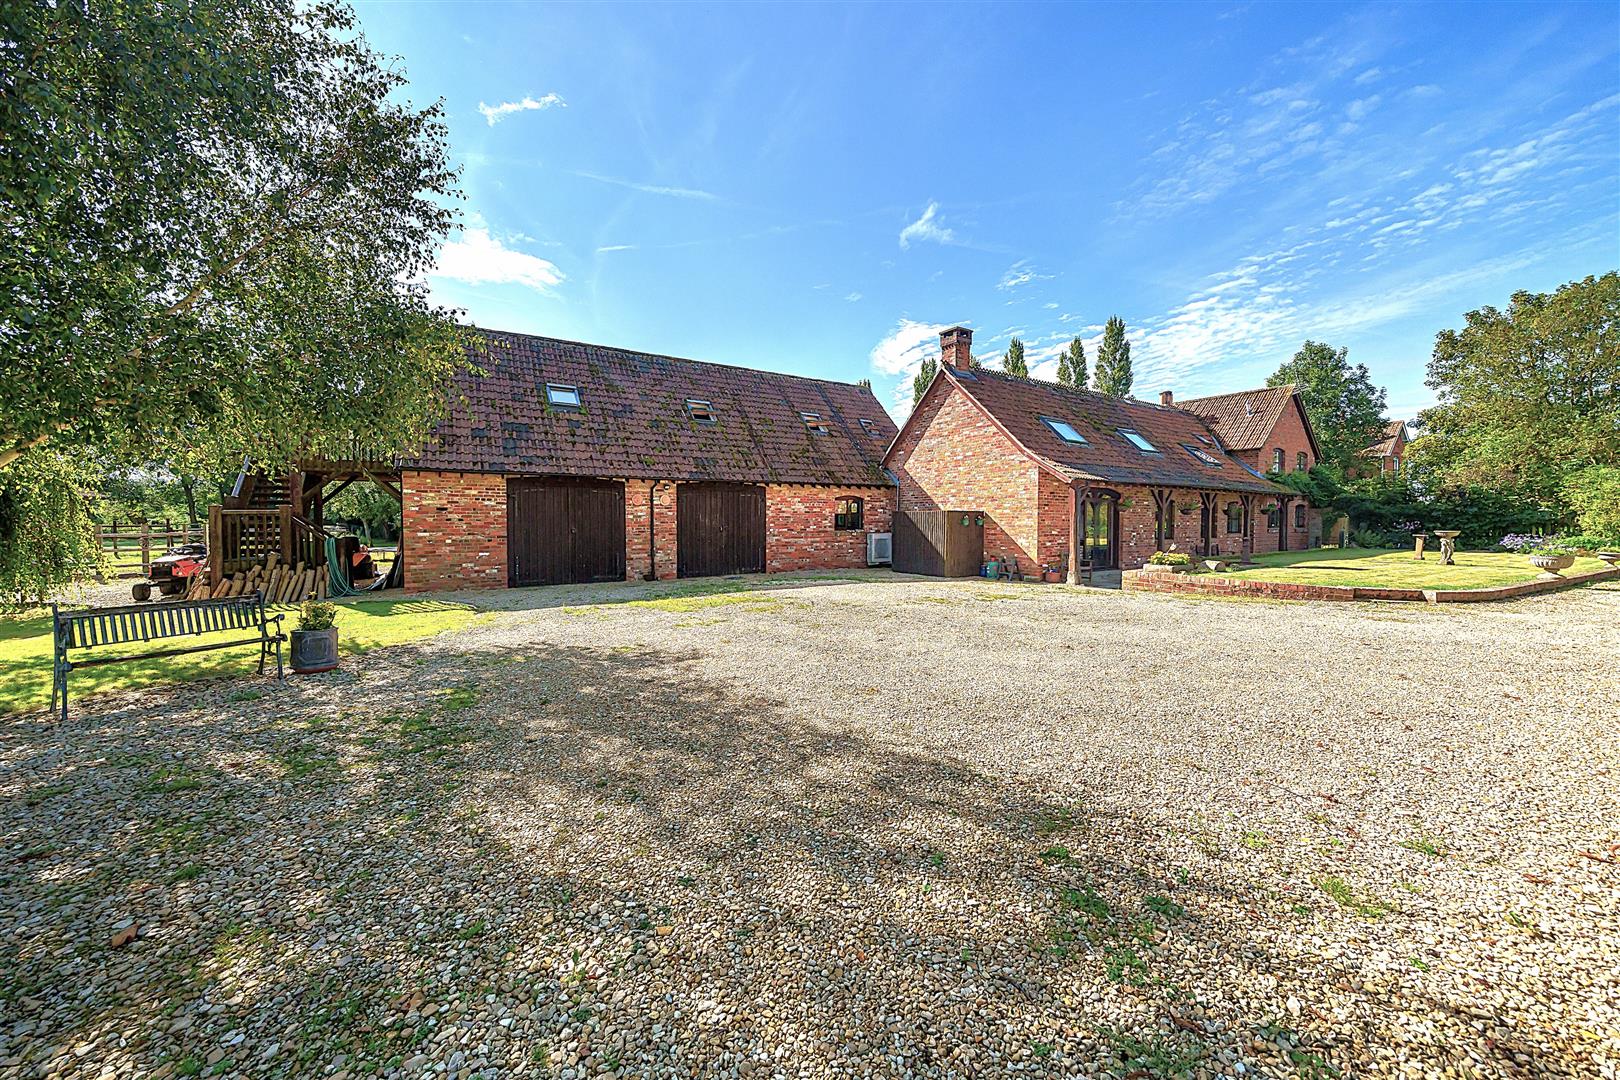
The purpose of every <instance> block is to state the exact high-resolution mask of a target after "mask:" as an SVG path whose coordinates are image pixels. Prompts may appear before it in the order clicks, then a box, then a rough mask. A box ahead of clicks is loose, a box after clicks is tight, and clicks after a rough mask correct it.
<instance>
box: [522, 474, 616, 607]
mask: <svg viewBox="0 0 1620 1080" xmlns="http://www.w3.org/2000/svg"><path fill="white" fill-rule="evenodd" d="M506 546H507V558H508V562H509V566H508V570H509V575H510V576H509V580H510V582H511V584H513V585H565V584H568V583H570V582H584V581H623V580H624V484H622V483H620V482H618V481H616V480H508V481H507V482H506Z"/></svg>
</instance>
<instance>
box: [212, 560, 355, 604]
mask: <svg viewBox="0 0 1620 1080" xmlns="http://www.w3.org/2000/svg"><path fill="white" fill-rule="evenodd" d="M256 592H262V593H264V602H265V603H267V604H301V603H303V602H304V601H305V600H325V599H326V595H327V591H326V567H324V566H306V565H305V564H304V563H302V562H300V563H298V564H297V565H296V566H289V565H287V564H286V563H282V562H281V559H280V557H279V556H277V555H275V554H270V555H266V556H265V557H264V560H263V561H262V562H259V563H257V564H255V565H254V566H252V567H251V568H249V569H247V570H238V571H237V572H236V573H234V574H231V575H230V576H229V577H226V578H224V579H223V580H221V581H220V583H219V584H218V585H215V586H213V587H212V588H210V587H209V584H208V579H207V577H206V576H204V575H201V574H199V575H198V576H197V580H196V581H194V582H193V583H192V585H191V588H190V589H188V590H187V591H186V599H187V600H207V599H209V598H213V599H216V600H217V599H219V598H220V597H222V596H251V595H252V594H254V593H256Z"/></svg>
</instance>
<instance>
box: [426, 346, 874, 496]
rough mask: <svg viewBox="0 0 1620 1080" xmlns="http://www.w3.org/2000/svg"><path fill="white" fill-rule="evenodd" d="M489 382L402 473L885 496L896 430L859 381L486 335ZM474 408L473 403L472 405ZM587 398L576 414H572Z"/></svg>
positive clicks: (476, 384) (466, 381)
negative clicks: (803, 487)
mask: <svg viewBox="0 0 1620 1080" xmlns="http://www.w3.org/2000/svg"><path fill="white" fill-rule="evenodd" d="M482 333H483V336H484V339H485V342H486V343H487V346H488V351H487V355H485V356H483V357H482V358H480V359H478V361H477V363H478V365H479V366H480V367H481V368H482V369H483V370H484V371H485V372H486V374H483V375H471V374H464V375H461V376H459V377H458V378H457V379H456V382H455V386H454V389H453V391H452V401H451V405H450V409H449V412H448V415H447V416H446V417H445V418H444V420H442V421H441V422H440V423H439V425H438V426H437V427H436V428H435V429H434V432H433V435H432V436H430V438H429V440H428V442H427V444H426V445H425V446H424V447H423V449H422V451H421V453H420V455H419V456H418V457H416V458H414V459H408V460H406V461H404V462H402V465H403V467H405V468H414V469H438V470H445V471H465V472H501V473H520V474H527V475H534V476H542V475H562V476H604V477H626V478H633V479H646V480H726V481H736V482H744V483H783V484H827V485H835V486H839V487H851V486H872V485H881V486H889V485H891V484H892V483H893V480H892V478H890V477H889V476H888V474H886V473H885V472H884V471H883V469H882V467H881V464H880V462H881V459H882V457H883V450H884V447H886V446H887V445H888V442H889V440H890V439H891V438H892V437H893V436H894V433H895V426H894V421H892V420H890V419H889V415H888V414H887V413H886V412H884V411H883V407H882V406H881V405H879V404H878V401H877V398H875V397H874V396H873V395H872V391H871V390H869V389H868V388H866V387H864V386H857V385H854V384H851V383H839V382H831V381H829V380H825V379H808V378H803V377H801V376H797V375H782V374H778V373H776V372H770V371H756V370H754V369H752V368H743V367H732V366H730V365H727V364H711V363H705V362H702V361H698V360H682V359H678V358H676V357H671V356H657V355H653V354H650V353H640V352H633V351H630V350H628V349H614V348H609V347H607V346H605V345H588V344H584V343H582V342H577V341H562V340H558V339H556V338H545V337H535V336H531V335H528V334H512V333H502V332H496V331H482ZM462 399H465V400H462ZM576 402H577V404H576Z"/></svg>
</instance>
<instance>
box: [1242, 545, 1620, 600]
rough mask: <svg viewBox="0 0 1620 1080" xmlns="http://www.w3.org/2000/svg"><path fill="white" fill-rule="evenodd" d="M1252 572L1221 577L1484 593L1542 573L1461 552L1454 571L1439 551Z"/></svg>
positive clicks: (1337, 557)
mask: <svg viewBox="0 0 1620 1080" xmlns="http://www.w3.org/2000/svg"><path fill="white" fill-rule="evenodd" d="M1255 562H1257V563H1258V564H1259V565H1258V566H1256V567H1255V568H1253V569H1251V570H1233V571H1231V572H1229V573H1226V574H1222V575H1220V576H1222V577H1230V578H1241V579H1245V580H1248V581H1284V582H1290V583H1293V584H1298V585H1360V586H1363V587H1366V588H1386V589H1442V590H1444V589H1485V588H1490V587H1491V586H1493V585H1516V584H1518V583H1519V582H1521V581H1534V580H1535V579H1536V578H1538V577H1540V576H1541V573H1542V572H1541V571H1540V570H1537V569H1536V568H1535V567H1533V566H1531V565H1530V563H1529V562H1528V561H1526V559H1525V557H1524V556H1523V555H1515V554H1512V553H1510V552H1506V551H1459V552H1457V562H1456V565H1455V566H1442V565H1440V554H1439V552H1438V551H1427V552H1425V553H1424V558H1423V561H1422V562H1419V561H1418V560H1417V558H1416V557H1415V556H1414V555H1413V554H1412V551H1411V549H1410V548H1408V549H1406V550H1404V551H1379V550H1373V549H1368V548H1346V549H1344V550H1342V551H1341V550H1339V549H1337V548H1321V549H1316V550H1312V551H1286V552H1280V553H1278V554H1275V555H1258V556H1256V557H1255ZM1602 568H1603V563H1602V562H1601V561H1599V560H1597V559H1576V560H1575V565H1574V566H1572V567H1570V568H1569V569H1568V570H1566V571H1564V575H1565V576H1566V577H1567V576H1569V575H1571V574H1581V573H1586V572H1588V571H1592V570H1601V569H1602Z"/></svg>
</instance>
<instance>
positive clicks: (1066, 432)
mask: <svg viewBox="0 0 1620 1080" xmlns="http://www.w3.org/2000/svg"><path fill="white" fill-rule="evenodd" d="M1041 423H1043V424H1045V425H1046V426H1047V427H1049V428H1051V429H1052V434H1054V435H1056V436H1057V437H1058V438H1060V439H1062V440H1063V441H1064V442H1066V443H1074V444H1075V445H1076V446H1085V445H1086V437H1085V436H1084V435H1082V434H1080V432H1078V431H1076V430H1075V427H1074V425H1073V424H1071V423H1069V422H1068V421H1067V420H1055V419H1053V418H1052V417H1050V416H1043V417H1041Z"/></svg>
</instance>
